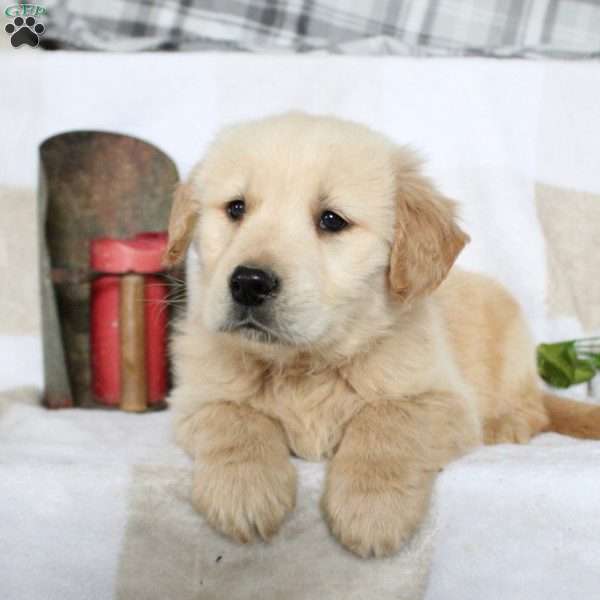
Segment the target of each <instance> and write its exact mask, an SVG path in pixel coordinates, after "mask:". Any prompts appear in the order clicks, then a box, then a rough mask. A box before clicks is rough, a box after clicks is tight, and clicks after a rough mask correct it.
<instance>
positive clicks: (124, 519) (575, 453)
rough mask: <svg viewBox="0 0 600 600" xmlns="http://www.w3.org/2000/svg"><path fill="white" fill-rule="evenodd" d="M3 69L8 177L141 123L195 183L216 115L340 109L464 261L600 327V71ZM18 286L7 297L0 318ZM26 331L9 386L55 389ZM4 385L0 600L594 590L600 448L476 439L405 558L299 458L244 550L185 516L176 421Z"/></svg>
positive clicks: (168, 57)
mask: <svg viewBox="0 0 600 600" xmlns="http://www.w3.org/2000/svg"><path fill="white" fill-rule="evenodd" d="M0 78H1V80H2V81H3V82H4V83H3V84H2V89H1V92H0V109H2V114H3V115H5V118H4V119H3V126H2V130H3V132H2V142H3V143H2V146H1V148H0V186H4V187H5V188H6V189H8V190H9V191H10V189H13V187H19V188H32V187H33V186H34V185H35V182H36V151H37V144H38V143H39V142H40V141H41V140H42V139H44V138H45V137H47V136H49V135H53V134H55V133H58V132H60V131H65V130H69V129H103V130H113V131H118V132H123V133H129V134H132V135H136V136H139V137H141V138H143V139H146V140H149V141H151V142H153V143H155V144H157V145H158V146H159V147H161V148H162V149H163V150H164V151H166V152H167V153H168V154H170V155H171V156H172V157H173V158H174V159H175V160H176V162H177V163H178V165H179V166H180V169H181V172H182V174H185V173H187V171H188V170H189V168H190V167H191V165H192V164H193V163H194V162H195V161H196V160H197V159H199V158H200V157H201V154H202V152H203V150H204V148H205V147H206V145H207V143H208V141H209V140H210V138H211V137H212V136H213V135H214V133H215V131H216V130H217V129H218V128H219V127H220V126H221V125H222V124H224V123H226V122H230V121H232V120H239V119H244V118H248V117H256V116H261V115H264V114H268V113H272V112H274V111H282V110H288V109H291V108H303V109H306V110H310V111H315V112H326V113H334V114H336V115H338V116H343V117H348V118H353V119H357V120H360V121H363V122H365V123H367V124H369V125H371V126H373V127H376V128H377V129H380V130H382V131H385V132H387V133H388V134H389V135H390V136H391V137H392V138H394V139H395V140H397V141H398V142H401V143H405V142H408V143H411V144H413V145H415V146H417V147H418V148H419V149H421V150H422V152H423V154H424V155H425V156H426V158H427V159H428V163H427V165H428V171H429V172H430V173H431V174H432V175H433V176H434V177H435V179H436V181H437V182H438V184H439V185H440V187H441V188H442V189H443V191H444V192H445V193H447V194H448V195H451V196H453V197H455V198H456V199H458V200H459V201H460V202H461V203H462V205H463V210H462V215H463V223H464V226H465V229H466V230H467V231H469V233H470V234H471V237H472V238H473V242H472V243H471V244H470V245H469V246H468V248H467V249H466V250H465V252H464V253H463V255H462V256H461V258H460V263H461V264H462V265H463V266H466V267H469V268H475V269H478V270H482V271H485V272H488V273H490V274H492V275H494V276H495V277H497V278H498V279H500V280H501V281H503V282H504V283H505V284H506V285H507V286H509V287H510V288H511V289H512V291H513V292H514V293H515V294H516V295H517V297H518V298H519V300H520V301H521V303H522V305H523V307H524V309H525V311H526V313H527V316H528V319H529V321H530V323H531V325H532V328H533V331H534V335H535V337H536V339H538V340H539V341H542V340H544V341H548V340H554V339H563V338H568V337H576V336H578V335H581V334H583V333H585V332H589V333H593V332H595V331H598V330H599V329H600V310H599V308H598V307H600V280H599V279H598V277H597V273H599V272H600V254H599V253H598V252H597V247H598V242H599V241H600V233H599V232H600V177H599V176H598V156H600V135H598V134H599V132H600V108H599V106H600V105H599V104H598V102H597V98H598V97H599V95H600V68H598V64H597V63H590V64H581V63H579V64H564V63H547V62H535V63H531V62H523V61H502V62H496V61H486V60H447V59H440V60H433V59H432V60H418V59H401V58H377V59H373V58H351V57H302V56H295V57H290V56H286V57H277V56H240V55H218V54H202V55H199V54H198V55H194V54H189V55H188V54H164V55H155V54H138V55H125V56H120V55H97V54H93V53H86V54H78V53H36V52H30V53H26V54H19V53H17V52H16V51H15V52H6V53H4V55H2V56H0ZM4 197H5V196H4V195H3V198H4ZM6 198H8V200H7V202H10V194H8V195H7V196H6ZM13 209H14V210H18V209H19V207H18V206H16V207H13ZM0 233H1V235H0V269H1V272H0V274H2V275H3V276H4V277H5V280H8V281H15V280H18V279H17V278H20V277H24V275H23V273H31V277H34V276H35V268H34V265H29V270H28V271H27V270H25V271H23V270H22V269H20V270H19V271H18V272H15V271H14V270H11V269H13V268H14V267H13V265H14V264H16V263H17V262H18V261H19V260H20V259H21V257H20V254H19V252H18V248H19V245H22V244H33V243H35V240H34V239H27V240H23V239H22V238H18V237H17V236H19V235H20V234H19V232H18V231H13V228H11V226H10V223H7V222H6V221H3V222H0ZM11 236H12V237H11ZM5 240H6V241H5ZM2 244H4V245H2ZM594 273H595V277H592V276H591V275H593V274H594ZM18 291H19V290H18V289H17V290H16V292H15V290H14V289H10V288H8V287H5V288H4V289H3V291H2V292H0V294H2V295H0V314H4V315H6V311H5V310H3V309H4V308H5V307H6V305H7V299H8V297H9V294H10V298H11V300H12V301H13V302H14V297H13V296H12V294H14V293H18ZM36 309H37V307H36V306H30V307H29V310H30V311H35V310H36ZM3 327H5V329H3ZM3 332H10V333H11V336H12V337H9V336H2V335H1V334H2V333H3ZM22 333H24V334H28V336H25V335H23V336H20V335H18V334H19V332H16V333H15V331H14V330H13V329H11V328H8V325H2V324H1V323H0V353H1V355H2V360H1V361H0V388H1V387H5V388H6V387H8V386H10V385H15V384H27V383H34V384H36V383H39V382H40V380H41V376H40V364H41V363H40V360H39V339H38V338H37V333H36V331H35V328H29V329H27V330H24V331H22ZM19 348H21V350H20V351H19V350H18V349H19ZM25 396H26V397H29V396H28V395H27V394H26V395H25ZM8 398H9V400H7V401H6V402H7V407H6V409H5V410H4V411H3V412H0V557H1V558H0V597H2V598H4V597H6V598H10V599H11V600H12V599H13V598H14V599H16V600H21V599H23V600H37V599H38V598H39V599H40V600H46V599H49V598H61V599H66V600H71V599H73V600H75V599H77V600H79V599H80V598H86V597H88V598H110V597H117V598H137V597H140V598H141V597H143V598H169V597H177V598H180V599H181V600H185V599H187V598H188V597H189V598H219V599H220V598H223V599H228V598H235V599H237V598H264V599H265V600H270V599H275V598H279V597H286V598H298V599H300V598H309V599H312V598H327V599H329V598H333V599H338V598H340V599H346V598H366V599H370V598H382V599H385V598H390V599H391V598H411V599H412V598H418V597H419V596H420V595H421V592H420V590H422V589H423V588H424V586H425V585H426V584H427V593H426V598H427V599H428V600H438V599H440V600H447V599H454V598H456V599H457V600H469V599H473V600H475V599H477V600H479V599H481V598H486V599H489V600H493V599H496V598H497V599H498V600H500V599H503V600H504V599H505V598H511V600H512V599H521V598H522V599H523V600H537V599H540V600H541V599H546V598H548V597H552V598H556V599H565V600H566V599H571V598H575V597H576V598H592V597H596V596H597V594H598V589H600V545H599V544H600V542H599V540H600V516H599V515H600V511H599V510H598V500H599V499H600V461H599V460H598V459H599V458H600V457H599V453H600V444H595V443H592V442H577V441H573V440H568V439H565V438H561V437H560V436H556V435H546V436H542V437H540V438H538V439H537V440H536V441H535V442H534V443H533V444H531V445H530V446H527V447H512V446H506V447H493V448H484V449H482V450H480V451H478V452H476V453H474V454H473V455H472V456H470V457H467V458H465V459H464V460H462V461H460V462H459V463H457V464H456V465H453V466H451V467H450V468H448V469H447V470H446V472H445V473H444V474H443V475H442V477H441V478H440V481H439V485H438V486H437V489H436V497H435V503H434V510H433V511H432V520H431V523H430V524H429V525H428V526H427V527H425V528H424V530H423V532H422V537H421V538H420V539H418V540H417V541H416V542H415V544H414V546H413V547H412V548H411V549H409V550H407V552H405V553H404V554H402V555H400V556H399V557H396V558H394V559H392V560H386V561H381V562H377V561H367V562H362V561H358V560H357V559H354V558H352V557H349V556H348V555H346V554H345V553H344V552H343V551H342V550H341V549H340V548H339V547H338V546H337V545H336V544H335V543H333V542H332V541H331V540H330V538H329V537H328V535H327V532H326V529H325V527H324V525H323V524H322V521H321V519H320V517H319V515H318V510H317V498H318V493H319V488H320V482H321V479H322V466H321V465H312V464H307V463H300V464H299V468H300V471H301V492H300V505H299V507H298V509H297V511H296V514H295V515H294V516H293V517H292V519H291V520H290V521H289V522H288V523H286V526H285V527H284V529H283V531H282V533H281V535H280V536H279V538H278V539H277V540H276V541H275V542H274V543H273V545H271V546H267V547H265V546H255V547H237V546H235V545H232V544H230V543H229V542H227V541H225V540H223V538H221V537H219V536H217V535H216V534H214V533H212V532H211V531H210V530H209V529H208V528H206V527H205V526H204V525H203V523H202V521H201V520H200V519H199V518H198V517H197V516H196V515H195V514H194V513H193V512H191V509H190V508H189V505H188V504H187V501H186V490H187V487H186V486H187V482H188V476H189V468H190V465H189V463H188V461H187V459H186V458H185V457H183V455H182V454H181V453H180V452H179V451H178V450H177V449H175V448H174V447H173V445H172V441H171V440H170V437H169V435H168V414H167V413H163V414H157V415H145V416H130V415H122V414H119V413H104V412H82V411H67V412H64V413H47V412H45V411H43V410H42V409H40V408H37V407H34V406H32V405H31V404H30V402H29V401H25V402H24V401H22V400H19V395H18V394H14V393H13V394H9V395H8ZM431 552H433V558H432V559H431V563H430V560H429V557H430V555H431ZM219 556H222V558H221V559H218V557H219ZM217 559H218V562H215V561H217ZM429 566H431V571H430V576H429V579H428V580H427V578H426V576H425V573H426V571H427V568H428V567H429Z"/></svg>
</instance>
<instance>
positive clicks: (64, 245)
mask: <svg viewBox="0 0 600 600" xmlns="http://www.w3.org/2000/svg"><path fill="white" fill-rule="evenodd" d="M178 179H179V176H178V173H177V168H176V167H175V164H174V163H173V161H172V160H170V159H169V157H168V156H166V155H165V154H164V153H163V152H161V151H160V150H159V149H158V148H156V147H155V146H153V145H151V144H148V143H146V142H144V141H142V140H139V139H136V138H133V137H130V136H127V135H119V134H115V133H105V132H100V131H73V132H68V133H63V134H60V135H55V136H53V137H51V138H48V139H47V140H45V141H44V142H43V143H42V144H41V146H40V180H39V192H38V206H39V235H40V240H39V246H40V276H41V293H42V329H43V336H44V341H43V345H44V375H45V382H46V383H45V393H44V403H45V404H46V405H47V406H49V407H52V408H59V407H68V406H95V403H94V399H93V397H92V393H91V385H90V382H91V374H90V371H91V369H90V331H89V328H90V309H89V306H90V303H89V298H90V280H91V275H92V273H91V271H90V268H89V244H90V240H92V239H94V238H98V237H115V238H121V237H122V238H131V237H133V236H134V235H136V234H138V233H141V232H146V231H161V230H166V228H167V223H168V216H169V210H170V207H171V197H172V192H173V189H174V187H175V184H176V183H177V181H178Z"/></svg>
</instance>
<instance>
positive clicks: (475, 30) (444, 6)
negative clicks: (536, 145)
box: [43, 0, 600, 58]
mask: <svg viewBox="0 0 600 600" xmlns="http://www.w3.org/2000/svg"><path fill="white" fill-rule="evenodd" d="M44 5H45V6H46V7H47V9H48V14H47V15H46V16H45V19H46V21H47V22H46V25H47V32H46V34H45V35H44V36H43V42H44V45H46V47H52V46H53V45H54V46H60V47H78V48H88V49H97V50H156V49H183V50H192V49H194V50H197V49H220V50H242V51H251V52H261V51H262V52H264V51H267V52H319V51H322V52H332V53H351V54H406V55H427V56H429V55H483V56H505V57H508V56H551V57H557V58H594V57H596V58H597V57H599V56H600V0H420V1H419V0H355V1H343V0H164V1H162V2H160V1H159V2H153V1H151V0H46V2H44Z"/></svg>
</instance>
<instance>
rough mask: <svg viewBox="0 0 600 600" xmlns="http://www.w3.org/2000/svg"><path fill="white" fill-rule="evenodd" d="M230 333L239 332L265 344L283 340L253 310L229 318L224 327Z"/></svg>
mask: <svg viewBox="0 0 600 600" xmlns="http://www.w3.org/2000/svg"><path fill="white" fill-rule="evenodd" d="M222 330H223V331H226V332H228V333H239V334H240V335H242V336H243V337H245V338H247V339H249V340H252V341H254V342H262V343H265V344H274V343H276V342H281V341H282V340H281V338H280V336H279V335H278V333H277V332H276V331H274V330H273V329H271V327H269V326H268V325H265V324H264V323H261V321H259V320H258V319H257V318H256V317H255V316H254V315H253V314H252V313H251V312H249V311H248V312H246V313H245V314H243V315H238V316H237V317H234V318H232V319H230V320H229V322H228V323H227V324H226V325H225V326H224V327H223V328H222Z"/></svg>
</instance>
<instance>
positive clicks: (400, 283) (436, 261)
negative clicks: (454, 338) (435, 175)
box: [390, 151, 470, 300]
mask: <svg viewBox="0 0 600 600" xmlns="http://www.w3.org/2000/svg"><path fill="white" fill-rule="evenodd" d="M396 164H397V171H396V180H397V191H396V194H397V195H396V230H395V238H394V242H393V245H392V252H391V256H390V286H391V289H392V290H393V292H395V293H396V294H397V295H398V296H399V297H400V298H402V299H403V300H408V299H413V298H417V297H420V296H424V295H426V294H428V293H431V292H432V291H433V290H435V289H436V288H437V287H438V286H439V285H440V284H441V283H442V281H443V280H444V279H445V278H446V275H448V271H450V268H451V267H452V265H453V264H454V261H455V260H456V258H457V256H458V255H459V253H460V251H461V250H462V249H463V248H464V246H465V244H467V242H469V240H470V238H469V236H468V235H467V234H466V233H465V232H464V231H462V229H461V228H460V227H459V226H458V225H457V223H456V215H455V203H454V202H453V201H452V200H449V199H448V198H445V197H444V196H442V195H441V194H440V193H439V192H438V191H437V190H436V189H435V187H434V186H433V184H432V183H431V182H430V181H429V180H428V179H427V178H426V177H424V176H423V175H422V174H421V172H420V164H419V161H418V160H417V159H415V157H414V156H412V154H410V153H409V152H408V151H402V152H401V153H399V156H398V161H397V163H396Z"/></svg>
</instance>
